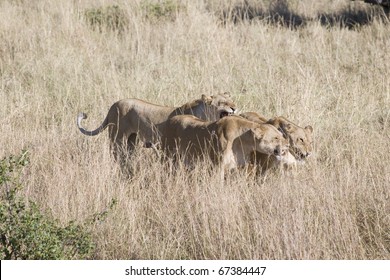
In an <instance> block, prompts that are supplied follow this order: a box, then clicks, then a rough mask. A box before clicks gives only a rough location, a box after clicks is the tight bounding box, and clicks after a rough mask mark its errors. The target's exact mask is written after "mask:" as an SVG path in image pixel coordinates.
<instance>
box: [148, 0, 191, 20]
mask: <svg viewBox="0 0 390 280" xmlns="http://www.w3.org/2000/svg"><path fill="white" fill-rule="evenodd" d="M141 7H142V9H143V11H144V15H145V18H147V19H148V20H150V21H152V22H159V21H163V20H168V21H174V20H176V17H177V14H178V13H179V12H180V11H182V10H184V7H183V6H181V5H179V4H178V3H177V2H174V1H172V0H163V1H158V2H155V1H151V0H145V1H143V2H142V3H141Z"/></svg>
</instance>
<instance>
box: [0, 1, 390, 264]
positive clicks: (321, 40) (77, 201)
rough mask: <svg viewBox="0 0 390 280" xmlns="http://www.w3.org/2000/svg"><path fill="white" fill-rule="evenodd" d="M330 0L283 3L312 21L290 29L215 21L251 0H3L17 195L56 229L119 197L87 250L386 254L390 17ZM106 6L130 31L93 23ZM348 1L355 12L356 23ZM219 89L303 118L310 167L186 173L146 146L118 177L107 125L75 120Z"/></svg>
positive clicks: (145, 255) (244, 104)
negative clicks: (18, 164)
mask: <svg viewBox="0 0 390 280" xmlns="http://www.w3.org/2000/svg"><path fill="white" fill-rule="evenodd" d="M152 2H153V1H148V3H152ZM260 2H261V7H260V8H261V9H262V11H265V12H266V13H268V14H270V13H271V12H273V11H274V10H272V9H271V7H275V6H272V5H273V3H271V2H275V1H260ZM279 2H280V1H279ZM325 2H326V3H325ZM325 2H324V1H323V2H318V1H314V2H313V1H284V4H285V5H284V6H283V7H284V8H283V9H284V12H288V13H285V14H287V15H289V14H290V15H297V16H299V17H300V18H301V19H302V20H303V21H304V23H305V24H302V25H299V26H291V25H289V24H286V22H284V21H283V18H279V19H281V20H280V21H279V22H274V21H269V20H263V19H262V18H254V19H251V20H247V19H245V18H244V19H243V20H239V21H231V20H225V22H224V20H223V18H221V14H223V11H225V10H229V9H232V8H234V7H236V4H240V5H242V3H244V1H217V0H202V1H170V3H173V4H172V5H176V6H175V7H181V8H180V9H179V10H178V12H175V14H174V17H173V18H172V19H170V20H161V21H160V22H157V23H156V20H153V21H152V20H149V19H150V17H149V19H148V17H146V16H145V13H146V12H147V9H145V8H144V7H145V3H146V2H145V1H115V3H113V2H111V1H95V0H88V1H46V0H41V1H22V0H20V1H11V0H9V1H7V0H5V1H1V2H0V73H1V76H0V96H1V99H2V103H1V104H2V106H0V118H1V120H2V122H1V124H0V131H1V137H0V157H1V158H3V157H5V156H7V155H9V154H18V153H19V152H20V151H21V150H22V149H28V151H29V154H30V160H31V163H30V164H29V166H28V167H27V169H26V171H25V172H24V173H23V176H22V178H21V179H22V184H23V194H24V196H25V198H26V200H32V201H36V202H38V203H39V205H41V206H42V207H43V208H44V209H47V210H50V213H52V215H53V216H54V218H55V219H58V220H59V221H61V222H63V223H64V224H66V223H67V222H69V221H83V220H84V219H86V218H87V217H89V216H90V214H91V213H97V212H101V211H102V209H105V208H106V207H107V205H110V202H111V201H112V199H115V200H116V201H117V205H116V207H114V208H112V209H108V212H107V216H106V219H104V220H102V221H101V222H99V223H97V224H94V225H93V226H91V228H90V230H91V232H92V237H93V240H94V243H95V244H96V248H95V252H94V254H93V256H94V258H96V259H389V258H390V237H389V232H390V208H389V207H390V203H389V196H390V189H389V182H390V167H389V166H390V165H389V159H388V152H389V150H390V144H389V143H390V141H389V140H390V136H389V129H390V115H389V112H390V110H389V109H390V105H389V104H390V79H388V77H389V76H390V60H389V59H388V50H389V48H390V30H389V29H390V27H389V26H390V25H389V24H388V20H387V19H386V18H384V17H383V16H382V13H380V11H379V13H380V14H378V11H377V10H376V9H375V10H372V9H371V8H370V7H367V6H364V5H363V4H362V3H356V2H352V3H351V2H350V1H343V0H334V1H325ZM156 3H161V2H158V1H156V2H155V4H156ZM248 3H251V2H250V1H248ZM152 4H153V3H152ZM112 5H117V7H118V8H119V9H120V11H121V13H123V16H124V17H125V18H126V19H128V21H126V26H125V27H124V28H123V30H122V31H121V32H118V31H117V30H115V29H114V30H113V29H112V28H100V30H97V29H99V28H97V29H96V28H91V23H90V22H88V21H87V20H85V17H84V15H85V12H86V11H90V10H91V9H105V7H111V6H112ZM260 8H259V9H260ZM274 9H275V8H274ZM351 10H359V11H361V14H360V15H361V17H363V18H364V20H363V18H362V19H361V21H359V24H358V25H356V26H354V27H353V28H349V26H347V25H346V24H345V22H347V21H345V17H347V18H348V13H346V12H345V11H351ZM175 11H176V10H175ZM183 11H184V12H183ZM321 15H326V16H327V17H333V18H335V19H336V21H331V20H328V21H324V20H321V19H322V17H321ZM340 15H342V17H337V16H340ZM367 15H370V17H369V18H368V20H366V19H367ZM224 91H229V92H231V93H232V95H233V96H234V99H235V101H236V104H237V105H238V106H239V108H240V110H241V111H256V112H259V113H261V114H262V115H265V116H269V117H273V116H278V115H283V116H285V117H288V118H289V119H290V120H291V121H293V122H295V123H298V124H299V125H301V126H305V125H307V124H310V125H312V126H313V127H314V139H315V153H314V155H313V156H312V157H311V158H310V159H309V160H308V162H307V164H306V165H303V166H300V167H299V168H298V170H297V172H295V173H282V172H278V171H275V172H270V173H269V174H268V175H267V176H266V177H254V176H251V175H247V174H246V173H245V172H233V173H232V174H231V175H230V176H228V178H227V179H226V181H223V182H221V180H220V179H219V175H218V173H217V171H215V169H212V168H211V166H210V163H209V162H207V161H206V162H203V163H202V164H198V165H196V166H195V167H194V169H193V170H191V171H188V170H186V169H185V168H184V167H182V165H180V164H179V165H178V166H173V165H172V163H170V161H164V160H162V159H160V157H159V156H158V155H156V153H154V152H153V151H152V150H148V149H144V148H140V149H138V150H137V151H136V153H135V154H134V155H132V156H131V157H129V159H128V162H127V168H126V169H127V170H128V171H129V172H124V170H123V169H121V167H120V166H118V164H116V163H115V162H114V161H113V159H112V157H111V155H110V151H109V142H108V139H107V138H108V137H107V135H106V133H102V134H101V135H99V136H96V137H86V136H84V135H82V134H81V133H80V132H79V131H78V129H77V127H76V125H75V119H76V116H77V113H78V112H80V111H83V112H86V113H87V114H88V115H89V118H88V119H87V120H86V121H85V126H86V127H87V128H96V127H97V126H98V125H100V123H101V122H102V121H103V119H104V117H105V114H106V113H107V111H108V108H109V106H110V105H111V104H112V103H114V102H115V101H117V100H119V99H122V98H127V97H136V98H141V99H144V100H148V101H151V102H155V103H159V104H166V105H181V104H183V103H185V102H186V101H188V100H190V99H195V98H198V97H199V96H200V95H201V94H202V93H206V94H213V93H216V92H224Z"/></svg>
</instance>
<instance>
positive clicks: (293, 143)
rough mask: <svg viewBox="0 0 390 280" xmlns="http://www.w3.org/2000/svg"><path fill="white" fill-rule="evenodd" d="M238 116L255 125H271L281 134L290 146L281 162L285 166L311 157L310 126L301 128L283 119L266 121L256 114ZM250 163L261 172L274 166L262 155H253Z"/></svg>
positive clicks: (267, 157) (272, 161)
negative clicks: (257, 165)
mask: <svg viewBox="0 0 390 280" xmlns="http://www.w3.org/2000/svg"><path fill="white" fill-rule="evenodd" d="M240 116H242V117H244V118H246V119H248V120H250V121H253V122H256V123H267V124H272V125H273V126H275V127H276V128H277V129H278V130H279V131H281V132H282V133H283V135H284V137H285V138H286V139H288V141H289V144H290V149H289V153H288V154H287V155H286V156H285V157H284V158H283V161H282V162H281V163H282V164H284V165H285V166H294V165H295V164H296V163H297V162H302V161H303V160H305V159H306V158H307V157H309V156H310V155H311V153H312V151H313V140H312V139H313V138H312V134H313V128H312V127H311V126H310V125H308V126H306V127H305V128H302V127H300V126H298V125H296V124H294V123H292V122H291V121H289V120H287V119H286V118H284V117H275V118H272V119H269V120H267V119H266V118H265V117H263V116H261V115H259V114H258V113H256V112H246V113H242V114H240ZM252 161H254V162H255V163H257V164H260V166H261V167H262V169H263V171H265V170H267V169H268V168H270V167H273V166H275V160H274V159H273V158H272V157H269V156H268V155H265V154H262V153H254V154H253V160H252Z"/></svg>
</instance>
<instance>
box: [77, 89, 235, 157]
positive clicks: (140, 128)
mask: <svg viewBox="0 0 390 280" xmlns="http://www.w3.org/2000/svg"><path fill="white" fill-rule="evenodd" d="M235 111H236V105H235V104H234V102H233V101H232V99H231V97H230V94H228V93H220V94H216V95H213V96H206V95H204V94H203V95H202V96H201V98H200V99H197V100H194V101H191V102H188V103H186V104H184V105H183V106H180V107H167V106H160V105H156V104H152V103H149V102H147V101H143V100H140V99H135V98H131V99H123V100H120V101H117V102H116V103H114V104H113V105H112V106H111V108H110V109H109V111H108V114H107V116H106V118H105V119H104V121H103V123H102V124H101V125H100V126H99V127H98V128H96V129H95V130H92V131H89V130H86V129H84V128H83V127H82V126H81V121H82V120H83V119H86V118H87V115H86V114H85V113H79V115H78V116H77V126H78V128H79V130H80V131H81V133H83V134H85V135H88V136H95V135H98V134H100V133H101V132H102V131H103V130H105V129H106V128H107V127H109V132H108V134H109V138H110V147H111V150H112V153H113V155H114V157H115V159H118V156H119V152H120V151H124V150H126V148H127V150H128V152H131V151H132V150H133V149H134V147H135V144H136V141H137V140H140V141H141V142H143V143H156V142H158V140H159V139H160V137H161V133H162V132H163V131H164V127H165V124H166V121H167V120H168V119H169V118H170V117H173V116H176V115H182V114H190V115H194V116H197V117H199V118H200V119H204V120H210V121H215V120H218V119H219V118H221V117H224V116H227V115H230V114H234V113H235Z"/></svg>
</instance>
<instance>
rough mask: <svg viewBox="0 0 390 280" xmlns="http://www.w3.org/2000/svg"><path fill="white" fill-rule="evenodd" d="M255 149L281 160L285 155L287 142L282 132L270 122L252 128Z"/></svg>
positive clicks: (287, 147)
mask: <svg viewBox="0 0 390 280" xmlns="http://www.w3.org/2000/svg"><path fill="white" fill-rule="evenodd" d="M251 132H252V133H253V135H254V138H255V143H256V150H257V151H258V152H260V153H265V154H268V155H273V156H275V157H276V159H277V160H281V159H282V158H283V157H284V156H286V155H287V153H288V150H289V143H288V140H287V139H286V138H284V137H283V134H282V133H281V132H280V131H278V130H277V129H276V128H275V127H274V126H272V125H270V124H263V125H261V127H256V128H252V129H251Z"/></svg>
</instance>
